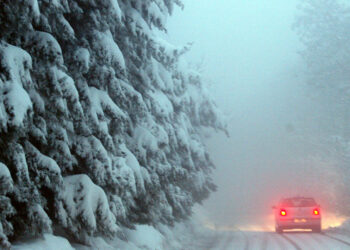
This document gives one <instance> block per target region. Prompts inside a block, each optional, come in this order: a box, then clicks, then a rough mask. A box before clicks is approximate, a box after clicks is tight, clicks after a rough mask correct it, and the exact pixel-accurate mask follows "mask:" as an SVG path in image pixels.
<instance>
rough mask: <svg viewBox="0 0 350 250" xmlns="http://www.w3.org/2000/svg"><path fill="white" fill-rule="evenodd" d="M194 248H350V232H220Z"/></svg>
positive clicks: (330, 249)
mask: <svg viewBox="0 0 350 250" xmlns="http://www.w3.org/2000/svg"><path fill="white" fill-rule="evenodd" d="M191 249H193V250H194V249H207V250H209V249H215V250H236V249H237V250H240V249H242V250H249V249H252V250H256V249H261V250H265V249H266V250H270V249H271V250H274V249H283V250H285V249H286V250H289V249H291V250H293V249H297V250H301V249H306V250H312V249H315V250H322V249H325V250H326V249H327V250H336V249H341V250H342V249H350V235H349V236H347V235H345V234H339V233H338V234H336V233H330V232H327V233H312V232H287V233H284V234H276V233H274V232H216V233H214V234H213V235H211V236H208V237H206V238H205V239H202V240H200V241H196V242H194V243H193V244H192V246H191Z"/></svg>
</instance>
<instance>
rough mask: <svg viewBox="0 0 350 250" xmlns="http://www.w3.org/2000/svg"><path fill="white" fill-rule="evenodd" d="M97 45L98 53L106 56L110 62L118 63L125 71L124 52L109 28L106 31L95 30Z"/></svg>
mask: <svg viewBox="0 0 350 250" xmlns="http://www.w3.org/2000/svg"><path fill="white" fill-rule="evenodd" d="M94 34H95V38H96V43H95V47H96V48H97V50H98V53H101V55H102V56H103V57H104V58H105V60H106V62H107V63H108V64H117V65H119V67H120V68H121V69H122V70H123V71H124V70H125V68H126V67H125V59H124V56H123V53H122V52H121V50H120V49H119V47H118V45H117V44H116V42H115V41H114V39H113V36H112V33H111V32H110V31H109V30H108V31H105V32H99V31H95V32H94Z"/></svg>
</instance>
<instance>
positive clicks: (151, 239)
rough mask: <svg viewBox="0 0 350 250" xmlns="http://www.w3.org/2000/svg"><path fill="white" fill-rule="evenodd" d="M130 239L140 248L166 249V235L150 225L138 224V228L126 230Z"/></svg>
mask: <svg viewBox="0 0 350 250" xmlns="http://www.w3.org/2000/svg"><path fill="white" fill-rule="evenodd" d="M126 235H127V238H128V240H129V241H131V242H132V243H134V244H135V245H136V246H137V247H139V248H140V249H145V250H146V249H147V250H162V249H165V248H164V247H165V246H164V245H163V243H164V240H165V239H164V236H163V235H162V234H161V233H160V232H159V231H157V230H156V229H155V228H154V227H152V226H148V225H137V226H136V230H126Z"/></svg>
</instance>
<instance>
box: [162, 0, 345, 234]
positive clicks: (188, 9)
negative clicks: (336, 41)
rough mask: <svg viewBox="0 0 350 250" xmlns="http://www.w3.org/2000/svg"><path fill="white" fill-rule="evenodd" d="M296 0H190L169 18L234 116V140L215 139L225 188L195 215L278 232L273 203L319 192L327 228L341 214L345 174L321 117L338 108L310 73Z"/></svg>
mask: <svg viewBox="0 0 350 250" xmlns="http://www.w3.org/2000/svg"><path fill="white" fill-rule="evenodd" d="M298 2H299V1H297V0H291V1H280V0H271V1H259V0H252V1H245V0H235V1H227V0H226V1H215V2H214V1H211V0H201V1H197V0H186V1H184V4H185V9H184V11H181V10H176V11H175V13H174V15H173V17H172V18H170V19H169V21H168V24H169V25H168V27H169V28H168V35H167V39H169V40H170V41H171V42H173V43H175V44H176V45H184V44H186V43H188V42H193V46H192V49H191V51H190V52H189V53H188V54H187V56H186V57H187V60H188V61H189V62H192V63H194V64H195V66H197V67H198V68H199V69H200V70H201V71H202V74H203V77H204V79H205V82H207V83H208V85H209V89H210V90H211V92H212V95H213V96H214V98H215V100H216V102H217V104H218V106H219V108H220V109H221V110H222V111H223V113H224V115H225V117H226V119H227V123H228V130H229V133H230V137H229V138H227V137H226V136H225V135H224V134H223V133H219V134H215V133H214V134H213V135H212V136H211V137H210V138H208V140H207V146H208V149H209V153H210V155H211V157H212V159H213V161H214V163H215V165H216V166H217V169H216V171H214V181H215V183H216V184H217V185H218V191H217V192H216V193H213V194H212V195H211V196H210V198H209V199H208V200H207V201H205V203H204V205H203V206H202V207H197V209H196V213H197V215H198V216H199V217H200V218H201V220H203V222H204V223H206V224H208V225H209V226H211V227H215V228H217V229H220V228H222V229H224V228H225V229H227V228H229V229H237V228H239V229H242V230H249V229H254V230H258V229H262V230H267V229H272V228H273V225H274V224H273V223H274V222H273V217H272V209H271V206H272V205H274V204H275V203H276V202H278V200H279V199H280V198H282V197H286V196H291V195H305V196H313V197H315V199H317V201H318V202H319V203H320V204H321V206H322V208H323V213H324V214H325V215H326V216H325V218H324V226H325V227H327V226H330V225H336V224H337V223H340V221H342V220H343V215H340V214H336V213H335V211H336V209H335V208H334V206H333V205H332V202H334V200H335V199H337V198H336V197H337V196H339V194H338V193H337V192H338V190H337V186H336V183H339V182H341V181H342V180H341V178H340V174H339V171H337V169H336V167H335V165H336V164H337V159H334V158H332V157H331V156H330V155H325V154H323V152H325V151H327V145H324V144H322V143H321V141H322V138H323V135H324V130H323V129H322V123H323V122H325V121H324V120H323V117H324V115H321V116H320V115H319V114H320V113H323V114H325V113H327V112H329V113H331V112H332V111H331V110H328V104H327V102H324V99H322V97H319V96H317V94H316V95H313V94H311V92H312V91H311V90H310V88H309V84H308V83H307V81H306V80H305V72H304V71H305V70H304V69H305V65H304V63H303V60H302V59H301V58H300V55H299V52H300V51H301V50H302V49H303V45H302V44H301V43H300V42H299V38H298V35H297V33H296V31H295V30H294V29H293V28H292V26H293V24H294V22H295V15H296V11H297V9H298V8H297V6H298ZM320 100H321V101H320ZM327 214H328V217H327Z"/></svg>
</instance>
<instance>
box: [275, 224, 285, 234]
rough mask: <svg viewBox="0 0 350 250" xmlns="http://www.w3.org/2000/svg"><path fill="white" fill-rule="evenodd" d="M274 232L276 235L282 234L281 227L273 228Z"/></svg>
mask: <svg viewBox="0 0 350 250" xmlns="http://www.w3.org/2000/svg"><path fill="white" fill-rule="evenodd" d="M275 231H276V233H278V234H281V233H283V229H282V228H281V227H279V226H276V227H275Z"/></svg>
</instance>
